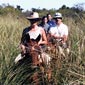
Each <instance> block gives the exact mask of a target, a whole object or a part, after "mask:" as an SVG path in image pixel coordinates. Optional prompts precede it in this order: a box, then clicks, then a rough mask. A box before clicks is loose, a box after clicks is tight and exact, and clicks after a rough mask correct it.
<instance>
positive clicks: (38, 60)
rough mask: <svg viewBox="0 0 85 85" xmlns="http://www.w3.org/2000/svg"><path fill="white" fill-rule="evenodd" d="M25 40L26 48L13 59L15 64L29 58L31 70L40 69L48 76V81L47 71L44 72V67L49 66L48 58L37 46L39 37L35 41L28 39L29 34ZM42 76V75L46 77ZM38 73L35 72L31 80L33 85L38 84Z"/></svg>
mask: <svg viewBox="0 0 85 85" xmlns="http://www.w3.org/2000/svg"><path fill="white" fill-rule="evenodd" d="M25 38H26V40H27V43H26V46H25V52H26V53H23V52H21V53H20V54H19V55H18V56H17V57H16V58H15V63H18V62H19V61H23V58H26V57H30V58H29V60H31V61H30V63H31V67H32V69H36V68H40V70H41V72H42V73H43V74H44V73H46V74H48V76H47V77H48V79H49V75H50V74H49V73H48V72H49V71H48V72H45V71H46V67H48V66H49V65H50V60H51V58H50V56H49V55H48V54H47V53H46V52H43V50H42V47H41V46H39V45H38V41H39V40H40V35H39V36H38V37H37V38H36V39H30V36H29V34H26V35H25ZM46 74H44V75H46ZM38 76H39V75H38V72H35V73H34V75H33V77H32V79H33V81H35V80H36V81H35V85H37V84H38V83H39V79H38Z"/></svg>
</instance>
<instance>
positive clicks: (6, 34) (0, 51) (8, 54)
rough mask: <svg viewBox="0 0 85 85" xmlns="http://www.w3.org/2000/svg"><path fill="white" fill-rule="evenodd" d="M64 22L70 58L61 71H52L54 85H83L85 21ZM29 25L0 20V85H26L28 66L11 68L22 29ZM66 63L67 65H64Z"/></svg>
mask: <svg viewBox="0 0 85 85" xmlns="http://www.w3.org/2000/svg"><path fill="white" fill-rule="evenodd" d="M78 19H79V20H80V21H77V22H76V21H75V20H74V19H73V18H65V19H64V22H65V23H66V24H67V25H68V27H69V39H68V40H69V43H70V54H69V55H68V56H67V57H68V58H67V60H65V61H64V62H63V65H62V68H61V69H57V68H55V69H54V70H53V76H54V78H55V80H56V84H57V85H74V84H76V83H77V84H79V85H81V84H82V85H84V84H85V18H80V17H79V16H78ZM27 25H28V22H27V21H26V20H25V19H24V18H17V17H16V16H11V15H8V16H4V17H3V16H2V17H0V85H28V83H29V82H27V81H28V80H27V79H28V76H29V75H31V74H28V70H27V69H29V66H26V64H23V65H22V66H21V65H18V67H17V66H16V65H15V64H14V59H15V57H16V56H17V54H18V53H19V49H18V45H19V43H20V38H21V34H22V30H23V28H25V27H27ZM67 61H68V62H67Z"/></svg>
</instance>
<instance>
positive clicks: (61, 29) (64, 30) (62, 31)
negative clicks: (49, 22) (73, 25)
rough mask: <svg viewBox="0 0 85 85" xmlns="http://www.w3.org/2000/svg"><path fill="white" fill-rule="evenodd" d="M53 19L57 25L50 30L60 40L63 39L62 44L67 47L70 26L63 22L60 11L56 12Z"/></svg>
mask: <svg viewBox="0 0 85 85" xmlns="http://www.w3.org/2000/svg"><path fill="white" fill-rule="evenodd" d="M53 19H54V20H55V22H56V26H55V27H51V28H50V31H49V32H50V33H51V35H52V36H53V37H54V38H56V39H57V40H58V41H62V46H63V47H64V48H67V45H66V41H67V39H68V27H67V25H65V24H64V23H63V22H62V14H61V13H59V12H58V13H55V15H54V17H53Z"/></svg>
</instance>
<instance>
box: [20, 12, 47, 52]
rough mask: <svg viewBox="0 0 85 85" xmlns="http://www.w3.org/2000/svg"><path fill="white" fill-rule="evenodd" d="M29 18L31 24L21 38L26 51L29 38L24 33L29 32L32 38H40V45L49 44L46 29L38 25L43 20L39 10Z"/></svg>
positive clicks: (23, 50) (22, 47) (22, 46)
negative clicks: (26, 38)
mask: <svg viewBox="0 0 85 85" xmlns="http://www.w3.org/2000/svg"><path fill="white" fill-rule="evenodd" d="M27 19H28V20H29V21H30V23H31V25H30V26H29V27H28V28H26V29H24V30H23V33H22V38H21V49H22V52H24V53H25V45H26V43H27V42H28V40H25V38H24V35H26V34H29V36H30V39H34V40H36V39H38V37H39V39H40V40H38V45H44V44H47V38H46V34H45V31H44V29H43V28H42V27H39V26H38V22H39V21H40V20H41V18H39V14H38V13H37V12H33V13H32V14H31V15H30V17H27Z"/></svg>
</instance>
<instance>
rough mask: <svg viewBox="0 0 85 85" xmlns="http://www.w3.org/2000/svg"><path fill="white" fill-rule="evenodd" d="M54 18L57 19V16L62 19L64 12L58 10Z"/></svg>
mask: <svg viewBox="0 0 85 85" xmlns="http://www.w3.org/2000/svg"><path fill="white" fill-rule="evenodd" d="M53 18H54V19H56V18H61V19H62V14H61V13H59V12H57V13H55V15H54V17H53Z"/></svg>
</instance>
